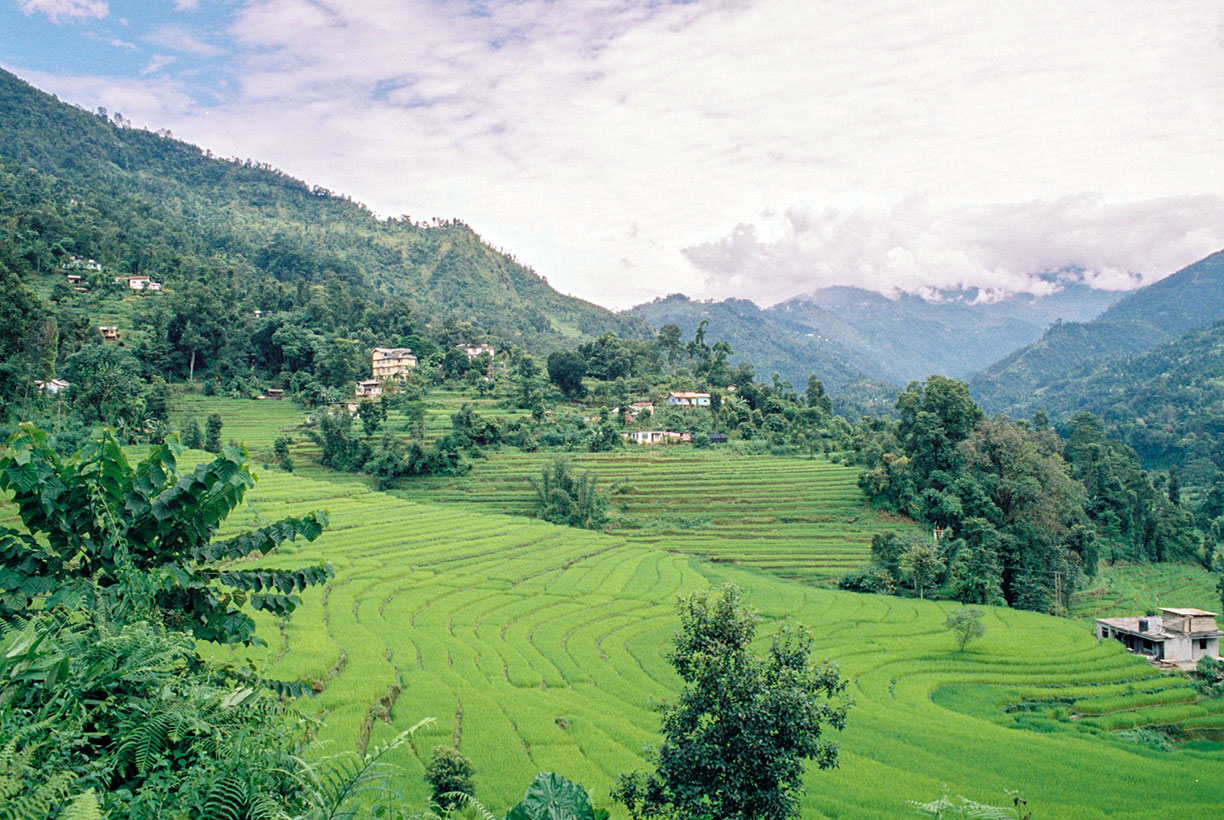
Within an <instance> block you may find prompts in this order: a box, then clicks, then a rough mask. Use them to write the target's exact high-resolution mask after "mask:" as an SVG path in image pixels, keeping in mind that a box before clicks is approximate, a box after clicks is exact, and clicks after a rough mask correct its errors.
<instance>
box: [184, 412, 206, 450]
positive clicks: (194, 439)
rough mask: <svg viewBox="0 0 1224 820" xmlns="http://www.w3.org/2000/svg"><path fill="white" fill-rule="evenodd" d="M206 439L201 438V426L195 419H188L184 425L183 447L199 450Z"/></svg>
mask: <svg viewBox="0 0 1224 820" xmlns="http://www.w3.org/2000/svg"><path fill="white" fill-rule="evenodd" d="M203 443H204V439H203V438H202V437H201V436H200V425H199V423H198V422H197V421H196V420H195V419H187V421H185V422H184V423H183V446H184V447H190V448H191V449H192V450H199V449H200V445H201V444H203Z"/></svg>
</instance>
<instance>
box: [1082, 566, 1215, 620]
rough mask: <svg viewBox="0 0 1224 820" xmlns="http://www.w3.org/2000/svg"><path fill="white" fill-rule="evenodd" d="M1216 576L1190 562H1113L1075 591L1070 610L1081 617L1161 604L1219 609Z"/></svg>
mask: <svg viewBox="0 0 1224 820" xmlns="http://www.w3.org/2000/svg"><path fill="white" fill-rule="evenodd" d="M1217 581H1218V578H1217V576H1216V575H1214V574H1213V573H1211V572H1208V571H1207V570H1206V569H1203V568H1202V567H1200V566H1195V565H1191V564H1116V565H1114V566H1110V567H1102V568H1101V570H1100V572H1098V573H1097V577H1096V578H1094V579H1093V581H1092V582H1091V583H1089V584H1088V585H1087V587H1086V588H1085V589H1084V590H1083V591H1081V592H1079V593H1077V594H1076V596H1075V600H1074V602H1073V603H1072V614H1074V615H1078V616H1081V617H1084V618H1109V617H1114V616H1125V615H1140V614H1143V613H1145V612H1148V611H1151V610H1154V609H1156V608H1159V607H1162V606H1173V607H1179V606H1180V607H1197V608H1199V609H1206V610H1209V611H1211V612H1219V611H1220V593H1219V591H1218V590H1217V589H1216V583H1217Z"/></svg>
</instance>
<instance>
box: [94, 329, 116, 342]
mask: <svg viewBox="0 0 1224 820" xmlns="http://www.w3.org/2000/svg"><path fill="white" fill-rule="evenodd" d="M98 332H99V333H101V334H102V341H104V342H117V341H119V328H117V327H115V326H114V325H102V326H101V327H99V328H98Z"/></svg>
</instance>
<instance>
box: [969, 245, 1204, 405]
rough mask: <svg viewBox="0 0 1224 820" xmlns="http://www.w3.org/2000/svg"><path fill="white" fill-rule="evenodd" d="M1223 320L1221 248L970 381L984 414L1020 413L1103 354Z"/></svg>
mask: <svg viewBox="0 0 1224 820" xmlns="http://www.w3.org/2000/svg"><path fill="white" fill-rule="evenodd" d="M1221 317H1224V252H1220V253H1215V254H1212V255H1211V256H1208V257H1207V258H1206V259H1202V260H1200V261H1198V262H1195V263H1194V264H1193V265H1190V266H1188V267H1186V268H1183V269H1182V270H1180V271H1178V272H1177V273H1175V274H1173V275H1172V276H1169V277H1167V278H1165V279H1162V280H1161V281H1159V282H1157V283H1155V284H1153V285H1149V286H1147V287H1145V288H1142V289H1140V290H1138V291H1135V292H1134V293H1132V294H1131V295H1129V296H1127V297H1126V298H1125V299H1122V300H1121V301H1119V302H1118V303H1117V304H1116V305H1114V306H1113V307H1111V308H1110V309H1109V310H1107V311H1105V312H1104V313H1102V314H1101V315H1100V316H1098V317H1097V318H1096V319H1094V320H1092V321H1091V322H1086V323H1078V322H1063V323H1059V324H1056V325H1055V326H1054V327H1052V328H1050V329H1049V330H1048V331H1046V333H1045V335H1044V336H1042V338H1041V339H1040V340H1039V341H1037V342H1035V343H1033V344H1031V345H1029V346H1027V347H1024V348H1021V349H1019V350H1017V351H1014V352H1013V353H1011V354H1010V355H1008V356H1007V357H1005V358H1004V359H1002V360H1001V361H999V362H997V363H995V364H994V365H991V366H990V367H989V368H987V369H986V370H984V371H983V372H981V373H980V374H978V375H977V376H975V377H974V378H973V379H972V380H971V381H970V388H971V389H972V391H973V395H974V396H975V397H976V398H977V399H978V400H979V401H980V402H982V405H983V406H984V407H986V409H987V410H989V411H992V412H994V411H1006V412H1008V413H1011V414H1013V415H1016V416H1024V415H1027V414H1029V413H1031V412H1033V411H1034V410H1036V409H1040V408H1041V407H1043V406H1044V403H1045V388H1047V387H1048V386H1049V385H1052V384H1054V383H1056V382H1059V381H1062V380H1066V379H1069V378H1072V377H1073V376H1074V375H1075V374H1076V372H1077V371H1079V370H1080V369H1081V368H1083V367H1085V366H1088V365H1091V363H1093V362H1096V361H1098V360H1100V359H1102V358H1105V357H1111V356H1115V357H1125V356H1135V355H1138V354H1140V353H1144V352H1146V351H1148V350H1151V349H1152V348H1154V347H1156V346H1158V345H1161V344H1164V343H1166V342H1170V341H1172V340H1174V339H1176V338H1177V337H1179V336H1181V335H1183V334H1185V333H1188V332H1189V331H1191V330H1196V329H1198V328H1202V327H1205V326H1207V325H1211V324H1213V323H1215V322H1217V321H1219V320H1220V319H1221Z"/></svg>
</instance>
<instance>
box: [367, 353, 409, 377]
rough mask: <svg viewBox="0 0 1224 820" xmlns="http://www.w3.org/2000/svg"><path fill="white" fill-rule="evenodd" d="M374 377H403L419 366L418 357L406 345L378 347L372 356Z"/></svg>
mask: <svg viewBox="0 0 1224 820" xmlns="http://www.w3.org/2000/svg"><path fill="white" fill-rule="evenodd" d="M371 359H372V361H371V365H372V367H373V370H374V379H375V380H381V379H402V378H403V377H404V376H407V375H408V371H409V370H411V369H413V368H414V367H416V366H417V357H416V356H415V355H413V352H412V351H411V350H409V349H408V348H406V347H376V348H374V354H373V356H372V357H371Z"/></svg>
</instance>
